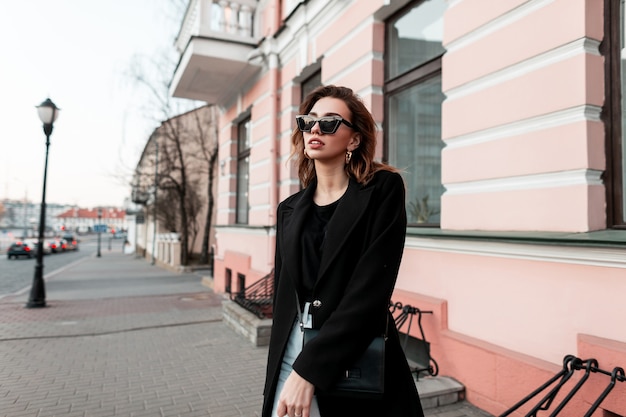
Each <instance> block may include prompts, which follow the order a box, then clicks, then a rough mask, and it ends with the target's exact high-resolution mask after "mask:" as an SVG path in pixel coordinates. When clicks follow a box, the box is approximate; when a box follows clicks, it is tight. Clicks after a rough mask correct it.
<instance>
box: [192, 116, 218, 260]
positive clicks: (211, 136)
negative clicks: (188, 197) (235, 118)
mask: <svg viewBox="0 0 626 417" xmlns="http://www.w3.org/2000/svg"><path fill="white" fill-rule="evenodd" d="M209 110H210V113H209V120H210V123H209V124H206V123H204V122H203V121H202V119H201V118H200V117H199V115H196V117H195V120H194V121H195V124H196V129H197V131H198V132H201V134H199V135H197V136H196V139H200V140H198V142H197V143H198V147H199V149H200V152H199V153H198V154H196V157H197V158H198V159H201V160H202V162H203V163H201V164H199V166H200V167H204V170H203V173H204V175H206V178H207V182H206V195H207V196H208V200H207V210H206V219H205V221H204V230H203V234H202V250H201V252H200V263H202V264H208V263H209V252H210V239H211V230H212V226H213V210H214V208H215V195H214V194H213V189H214V183H215V171H216V168H217V157H218V146H217V145H218V140H217V111H216V109H215V107H214V106H211V107H210V108H209ZM203 138H208V140H203Z"/></svg>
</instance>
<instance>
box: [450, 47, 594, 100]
mask: <svg viewBox="0 0 626 417" xmlns="http://www.w3.org/2000/svg"><path fill="white" fill-rule="evenodd" d="M580 54H590V55H597V56H600V42H598V41H597V40H595V39H589V38H580V39H577V40H575V41H572V42H569V43H566V44H565V45H561V46H560V47H558V48H555V49H552V50H550V51H547V52H544V53H542V54H539V55H536V56H534V57H532V58H529V59H526V60H524V61H521V62H518V63H517V64H513V65H511V66H508V67H505V68H503V69H501V70H498V71H495V72H492V73H490V74H488V75H485V76H483V77H480V78H477V79H475V80H472V81H469V82H467V83H466V84H463V85H461V86H458V87H454V88H451V89H450V90H447V91H445V92H444V93H445V94H446V100H448V101H450V100H456V99H458V98H461V97H464V96H467V95H470V94H473V93H476V92H478V91H481V90H486V89H487V88H490V87H493V86H494V85H497V84H501V83H503V82H505V81H509V80H512V79H515V78H519V77H521V76H522V75H524V74H528V73H530V72H533V71H537V70H539V69H541V68H545V67H548V66H550V65H554V64H556V63H557V62H561V61H565V60H566V59H569V58H571V57H574V56H576V55H580Z"/></svg>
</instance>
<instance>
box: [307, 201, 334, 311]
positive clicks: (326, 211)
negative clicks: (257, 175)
mask: <svg viewBox="0 0 626 417" xmlns="http://www.w3.org/2000/svg"><path fill="white" fill-rule="evenodd" d="M339 200H341V199H339ZM339 200H337V201H335V202H334V203H331V204H329V205H327V206H318V205H317V204H313V206H312V207H311V209H310V210H309V213H308V218H307V220H306V221H305V223H304V227H303V228H302V240H301V242H302V280H301V281H300V288H299V293H300V302H301V303H304V302H305V301H306V300H309V301H310V298H311V295H312V294H313V287H314V286H315V282H316V281H317V274H318V272H319V268H320V261H321V259H322V252H323V251H324V239H325V238H326V227H327V226H328V222H329V221H330V218H331V217H332V216H333V214H334V213H335V209H336V208H337V206H338V205H339ZM301 307H302V306H301Z"/></svg>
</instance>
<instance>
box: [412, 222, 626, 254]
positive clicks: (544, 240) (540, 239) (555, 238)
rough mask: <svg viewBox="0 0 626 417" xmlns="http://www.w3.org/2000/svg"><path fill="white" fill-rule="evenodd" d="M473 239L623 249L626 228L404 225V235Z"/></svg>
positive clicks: (625, 239)
mask: <svg viewBox="0 0 626 417" xmlns="http://www.w3.org/2000/svg"><path fill="white" fill-rule="evenodd" d="M408 236H411V237H425V238H435V239H454V240H474V241H488V242H504V243H524V244H529V245H556V246H585V247H608V248H622V249H624V248H626V230H600V231H596V232H586V233H559V232H500V231H498V232H494V231H481V230H441V229H438V228H421V227H409V228H407V237H408Z"/></svg>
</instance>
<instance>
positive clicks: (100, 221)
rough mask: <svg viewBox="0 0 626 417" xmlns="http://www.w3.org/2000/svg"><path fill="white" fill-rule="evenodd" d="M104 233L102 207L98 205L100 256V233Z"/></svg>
mask: <svg viewBox="0 0 626 417" xmlns="http://www.w3.org/2000/svg"><path fill="white" fill-rule="evenodd" d="M101 233H102V207H98V253H97V255H96V256H97V257H98V258H100V257H101V256H102V254H101V253H100V234H101Z"/></svg>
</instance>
